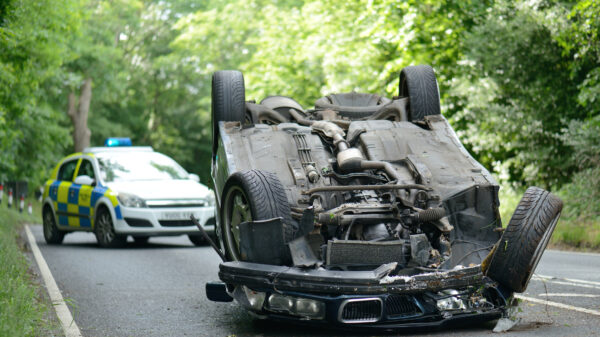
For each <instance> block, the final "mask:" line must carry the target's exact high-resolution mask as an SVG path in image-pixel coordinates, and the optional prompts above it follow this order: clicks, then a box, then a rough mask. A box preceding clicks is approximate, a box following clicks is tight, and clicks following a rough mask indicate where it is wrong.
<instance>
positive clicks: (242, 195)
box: [221, 170, 296, 261]
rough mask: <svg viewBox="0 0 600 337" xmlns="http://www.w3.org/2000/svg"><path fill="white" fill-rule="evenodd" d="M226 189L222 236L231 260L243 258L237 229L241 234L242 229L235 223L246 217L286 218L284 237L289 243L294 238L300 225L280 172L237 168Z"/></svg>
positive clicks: (251, 219)
mask: <svg viewBox="0 0 600 337" xmlns="http://www.w3.org/2000/svg"><path fill="white" fill-rule="evenodd" d="M223 191H224V193H223V204H222V206H221V214H222V216H223V217H224V218H223V221H222V222H221V224H222V225H223V229H222V236H223V243H224V244H225V251H226V253H227V257H228V258H229V259H230V260H234V261H237V260H240V253H239V242H236V240H239V238H236V237H235V236H236V232H237V233H238V234H237V235H238V236H239V229H236V228H235V226H237V225H238V224H239V223H241V222H244V221H253V220H268V219H273V218H282V219H283V220H282V223H283V236H284V237H283V240H284V242H285V243H287V242H289V241H292V240H293V238H294V234H295V232H296V228H295V227H294V222H293V221H292V217H291V210H290V205H289V203H288V200H287V196H286V193H285V190H284V188H283V185H282V184H281V181H280V180H279V178H278V177H277V175H276V174H274V173H271V172H266V171H261V170H250V171H243V172H236V173H234V174H232V175H231V176H230V177H229V179H228V180H227V183H226V184H225V188H224V189H223ZM238 198H239V199H238ZM236 212H237V214H236ZM235 216H237V217H239V219H238V220H240V221H239V222H238V223H234V222H236V221H235V219H233V217H235ZM281 260H285V257H281Z"/></svg>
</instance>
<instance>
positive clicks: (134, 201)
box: [117, 193, 146, 207]
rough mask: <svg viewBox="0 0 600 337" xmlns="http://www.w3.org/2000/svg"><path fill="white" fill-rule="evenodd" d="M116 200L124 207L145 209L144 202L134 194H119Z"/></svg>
mask: <svg viewBox="0 0 600 337" xmlns="http://www.w3.org/2000/svg"><path fill="white" fill-rule="evenodd" d="M117 199H119V202H120V203H121V205H123V206H125V207H146V201H144V199H142V198H140V197H138V196H137V195H135V194H130V193H119V194H118V195H117Z"/></svg>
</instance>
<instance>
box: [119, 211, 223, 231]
mask: <svg viewBox="0 0 600 337" xmlns="http://www.w3.org/2000/svg"><path fill="white" fill-rule="evenodd" d="M121 214H122V219H117V220H116V221H115V224H114V225H115V232H117V233H119V234H129V235H143V236H161V235H181V234H199V233H200V231H199V230H198V228H197V227H196V226H195V225H194V224H193V223H192V221H191V219H190V215H194V217H196V219H198V222H199V223H200V224H201V225H202V227H203V228H204V230H205V231H207V232H209V233H213V232H214V230H215V208H214V207H212V206H209V207H165V208H133V207H122V206H121Z"/></svg>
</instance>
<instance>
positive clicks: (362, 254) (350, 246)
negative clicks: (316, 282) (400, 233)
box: [326, 240, 429, 266]
mask: <svg viewBox="0 0 600 337" xmlns="http://www.w3.org/2000/svg"><path fill="white" fill-rule="evenodd" d="M405 245H406V243H405V242H404V240H402V241H400V240H396V241H385V242H369V241H357V240H356V241H355V240H329V241H328V242H327V257H326V259H327V260H326V261H327V264H328V265H336V266H352V265H354V266H358V265H360V266H367V265H371V266H379V265H382V264H385V263H391V262H397V263H399V264H404V263H405V261H406V258H405V256H404V255H405V251H404V246H405ZM427 257H429V255H427Z"/></svg>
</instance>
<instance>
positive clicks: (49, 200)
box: [42, 138, 215, 247]
mask: <svg viewBox="0 0 600 337" xmlns="http://www.w3.org/2000/svg"><path fill="white" fill-rule="evenodd" d="M105 145H106V146H105V147H92V148H87V149H85V150H84V151H83V152H80V153H74V154H72V155H69V156H67V157H65V158H63V159H62V160H61V161H60V162H59V163H58V165H56V167H55V168H54V171H53V172H52V177H51V179H50V180H48V181H47V182H46V184H45V188H44V201H43V207H42V216H43V223H44V238H45V239H46V242H47V243H49V244H60V243H62V241H63V239H64V236H65V234H67V233H70V232H74V231H87V232H94V233H95V234H96V238H97V240H98V244H99V245H100V246H102V247H119V246H122V245H124V244H125V242H126V240H127V236H128V235H131V236H132V237H133V239H134V240H135V241H136V242H141V243H143V242H146V241H148V238H149V237H151V236H164V235H181V234H187V235H188V236H189V238H190V240H191V241H192V242H193V243H194V244H196V245H200V244H202V241H203V239H202V236H201V235H200V231H199V230H198V228H197V227H196V226H194V224H193V223H192V221H191V220H190V216H191V215H194V216H195V217H196V218H197V219H198V221H199V222H200V224H202V226H203V228H204V229H205V230H206V231H207V232H209V233H210V232H214V226H215V207H214V204H215V202H214V194H213V192H212V191H211V190H210V189H208V188H207V187H206V186H204V185H202V184H200V183H199V178H198V176H197V175H195V174H189V173H187V172H186V171H185V170H184V169H183V168H182V167H181V166H179V164H177V163H176V162H175V161H174V160H173V159H171V158H169V157H167V156H165V155H164V154H161V153H158V152H155V151H154V150H153V149H152V148H151V147H140V146H131V140H129V139H128V138H109V139H107V140H106V142H105Z"/></svg>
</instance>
